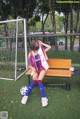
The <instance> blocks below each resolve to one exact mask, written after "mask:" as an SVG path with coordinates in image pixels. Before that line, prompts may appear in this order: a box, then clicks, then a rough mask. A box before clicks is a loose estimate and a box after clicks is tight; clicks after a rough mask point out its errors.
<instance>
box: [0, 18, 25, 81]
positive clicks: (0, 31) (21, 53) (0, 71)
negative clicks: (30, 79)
mask: <svg viewBox="0 0 80 119" xmlns="http://www.w3.org/2000/svg"><path fill="white" fill-rule="evenodd" d="M26 70H27V37H26V19H23V18H18V17H17V19H13V20H6V21H0V79H5V80H15V81H16V80H17V79H18V78H20V77H21V76H22V75H23V74H24V73H25V72H26Z"/></svg>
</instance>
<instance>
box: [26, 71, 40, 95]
mask: <svg viewBox="0 0 80 119" xmlns="http://www.w3.org/2000/svg"><path fill="white" fill-rule="evenodd" d="M37 78H38V73H37V72H34V74H33V77H32V79H33V80H32V82H31V83H30V85H29V87H28V90H27V92H26V94H25V95H26V96H28V95H29V94H30V93H31V90H32V89H33V88H34V87H35V85H36V84H37Z"/></svg>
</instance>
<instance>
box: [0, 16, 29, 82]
mask: <svg viewBox="0 0 80 119" xmlns="http://www.w3.org/2000/svg"><path fill="white" fill-rule="evenodd" d="M19 21H23V27H24V30H23V34H24V35H23V36H24V50H25V70H24V71H23V72H22V73H21V74H19V75H18V76H17V55H18V54H17V53H18V47H17V46H18V22H19ZM8 22H16V47H15V48H16V50H15V71H14V78H6V77H4V78H2V77H0V79H4V80H15V81H16V80H17V79H19V78H20V77H21V76H22V75H24V74H25V72H26V71H27V69H28V63H27V33H26V19H25V18H19V17H17V19H13V20H6V21H0V24H2V23H8Z"/></svg>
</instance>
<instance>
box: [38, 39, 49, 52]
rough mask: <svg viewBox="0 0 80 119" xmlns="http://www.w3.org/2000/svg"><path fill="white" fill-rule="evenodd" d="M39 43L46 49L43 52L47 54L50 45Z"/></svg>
mask: <svg viewBox="0 0 80 119" xmlns="http://www.w3.org/2000/svg"><path fill="white" fill-rule="evenodd" d="M39 43H40V44H42V45H43V46H45V47H46V48H45V52H48V51H49V50H50V49H51V46H50V45H48V44H45V43H43V42H42V41H39Z"/></svg>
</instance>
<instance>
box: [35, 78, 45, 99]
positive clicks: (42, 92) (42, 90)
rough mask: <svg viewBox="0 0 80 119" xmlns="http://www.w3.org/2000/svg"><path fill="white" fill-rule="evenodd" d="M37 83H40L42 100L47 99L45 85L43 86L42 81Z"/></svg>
mask: <svg viewBox="0 0 80 119" xmlns="http://www.w3.org/2000/svg"><path fill="white" fill-rule="evenodd" d="M37 83H38V86H39V88H40V92H41V96H42V98H44V97H46V95H45V91H44V85H43V83H42V81H41V80H38V81H37Z"/></svg>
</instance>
